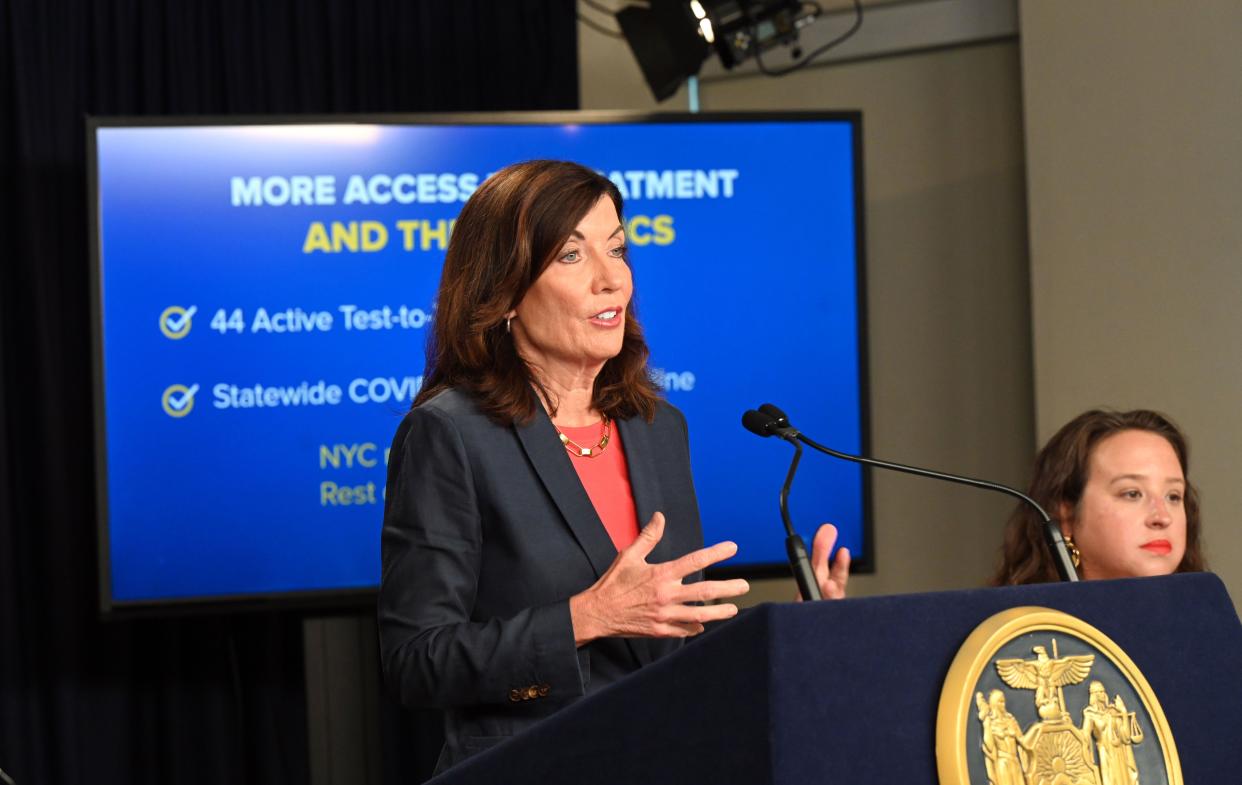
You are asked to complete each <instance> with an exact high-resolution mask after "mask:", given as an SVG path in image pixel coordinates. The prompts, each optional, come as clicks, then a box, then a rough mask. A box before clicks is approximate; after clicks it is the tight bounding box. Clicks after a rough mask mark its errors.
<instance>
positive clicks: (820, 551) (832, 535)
mask: <svg viewBox="0 0 1242 785" xmlns="http://www.w3.org/2000/svg"><path fill="white" fill-rule="evenodd" d="M836 541H837V527H836V526H833V525H832V524H831V523H825V524H824V525H823V526H820V527H819V531H817V532H815V539H814V540H812V541H811V569H812V570H813V571H814V572H815V582H816V583H818V584H819V593H820V596H822V597H823V598H824V599H825V600H840V599H844V598H845V586H846V584H848V583H849V581H850V550H849V548H840V549H839V550H838V551H837V558H836V559H835V560H834V561H833V563H832V564H831V566H830V565H829V564H828V556H829V555H830V554H831V553H832V546H833V545H834V544H835V543H836ZM798 599H799V600H801V599H802V595H801V594H799V595H798Z"/></svg>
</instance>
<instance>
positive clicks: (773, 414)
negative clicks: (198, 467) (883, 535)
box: [743, 403, 1078, 582]
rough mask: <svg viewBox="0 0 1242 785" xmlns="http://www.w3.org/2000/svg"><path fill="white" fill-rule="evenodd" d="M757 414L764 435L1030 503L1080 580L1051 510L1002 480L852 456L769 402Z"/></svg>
mask: <svg viewBox="0 0 1242 785" xmlns="http://www.w3.org/2000/svg"><path fill="white" fill-rule="evenodd" d="M752 411H753V410H752ZM756 414H758V415H760V417H764V416H765V415H766V420H767V422H766V424H765V425H761V426H760V427H762V428H764V429H765V430H766V431H767V433H763V434H761V435H764V436H780V437H781V438H783V439H785V440H786V441H792V440H797V441H800V442H802V443H804V444H806V445H807V446H808V447H810V448H811V449H813V450H817V451H819V452H822V453H824V454H825V455H829V456H831V457H833V458H839V459H841V460H845V461H851V462H853V463H860V464H863V465H864V466H875V467H878V468H881V469H889V470H891V471H897V472H904V473H906V474H914V475H918V476H919V477H930V478H932V479H935V480H947V481H948V482H954V483H958V484H959V485H969V486H972V487H974V488H983V489H985V490H989V491H996V492H998V493H1003V494H1005V495H1006V496H1012V497H1013V498H1015V499H1019V500H1021V501H1023V502H1025V503H1027V504H1029V505H1030V506H1031V507H1032V508H1034V510H1035V512H1037V513H1038V514H1039V517H1040V518H1041V519H1043V522H1044V539H1045V540H1046V541H1047V543H1048V548H1049V550H1050V551H1051V552H1052V560H1053V562H1054V563H1055V564H1056V567H1057V572H1058V573H1059V574H1060V576H1061V580H1063V581H1069V582H1074V581H1077V580H1078V570H1076V569H1074V562H1073V561H1072V560H1071V559H1070V555H1069V549H1067V548H1066V547H1065V538H1064V537H1062V536H1061V529H1060V528H1059V527H1058V526H1057V525H1056V524H1055V523H1054V522H1053V520H1052V518H1051V517H1050V516H1049V515H1048V513H1047V512H1045V511H1044V508H1043V507H1041V506H1039V503H1038V502H1036V501H1035V500H1034V499H1032V498H1031V497H1030V496H1027V495H1026V494H1025V493H1023V492H1021V491H1019V490H1017V489H1016V488H1010V487H1009V486H1008V485H1001V484H1000V483H995V482H989V481H988V480H978V479H975V478H973V477H963V476H961V475H957V474H948V473H946V472H938V471H933V470H932V469H922V468H919V467H918V466H907V465H905V464H901V463H893V462H891V461H882V460H878V459H876V458H864V457H863V456H861V455H850V454H849V453H844V452H840V451H838V450H834V449H832V448H831V447H825V446H824V445H822V444H820V443H819V442H816V441H815V440H814V439H811V438H810V437H809V436H807V435H806V434H804V433H802V432H800V431H799V430H798V429H796V428H794V427H793V426H792V425H790V424H789V418H788V417H786V416H785V413H784V412H783V411H781V410H780V409H778V408H777V407H775V406H773V405H772V404H770V403H765V404H764V405H763V406H760V407H759V411H758V412H756ZM743 419H745V418H743ZM755 422H756V423H758V420H755ZM748 428H749V426H748ZM750 430H752V431H753V430H754V429H753V428H750ZM756 432H757V431H756Z"/></svg>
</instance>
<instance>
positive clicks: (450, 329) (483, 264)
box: [413, 161, 659, 423]
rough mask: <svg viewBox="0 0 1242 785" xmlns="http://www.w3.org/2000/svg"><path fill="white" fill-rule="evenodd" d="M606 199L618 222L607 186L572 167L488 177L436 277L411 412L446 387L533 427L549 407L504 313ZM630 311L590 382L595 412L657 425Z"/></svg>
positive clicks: (523, 166) (615, 195) (613, 193)
mask: <svg viewBox="0 0 1242 785" xmlns="http://www.w3.org/2000/svg"><path fill="white" fill-rule="evenodd" d="M604 197H608V198H609V199H611V200H612V203H613V205H614V206H615V207H616V208H617V215H618V216H621V215H622V214H623V213H622V207H623V204H622V199H621V193H620V191H619V190H618V189H617V187H616V185H614V184H613V183H612V181H611V180H609V179H608V178H606V177H604V176H603V175H600V174H599V173H597V172H595V171H593V170H591V169H588V168H587V167H585V166H581V165H580V164H576V163H572V162H569V161H526V162H524V163H519V164H513V165H512V166H507V167H505V168H504V169H501V170H500V171H499V172H496V173H495V174H493V175H492V176H491V177H489V178H487V180H485V181H484V182H483V184H482V185H481V186H480V187H479V189H478V190H477V191H475V192H474V194H472V195H471V197H470V199H469V201H467V202H466V204H465V206H464V207H463V208H462V211H461V214H460V215H458V217H457V222H456V224H455V225H454V226H453V234H452V237H451V238H450V240H449V245H448V251H447V253H446V254H445V257H444V271H443V273H442V274H441V276H440V291H439V294H438V295H437V298H436V315H435V320H434V321H433V323H432V329H431V333H430V335H429V336H428V339H427V364H426V370H425V371H424V379H423V386H422V388H421V389H420V390H419V393H418V395H417V396H415V398H414V404H413V405H414V406H418V405H419V404H421V403H422V402H423V401H426V400H429V399H430V398H432V397H433V396H435V395H436V394H437V393H439V392H440V391H442V390H445V389H447V388H449V387H457V388H464V389H466V390H469V391H470V392H472V393H473V394H474V395H475V396H476V397H477V399H478V401H479V405H480V407H481V408H482V409H483V411H485V412H486V413H487V414H488V415H489V416H490V417H491V418H492V419H494V420H495V421H497V422H499V423H509V422H515V421H516V422H529V421H530V419H531V418H532V417H534V416H535V412H536V407H537V406H539V400H538V398H537V397H536V394H535V392H534V389H535V388H538V389H539V391H540V394H541V395H542V396H543V399H544V400H545V401H547V402H548V405H549V407H551V408H552V414H555V407H556V401H555V400H553V399H552V398H551V397H550V395H549V394H548V391H547V390H546V388H544V387H543V386H542V385H541V384H540V381H539V379H538V378H536V377H535V375H534V374H532V373H531V369H530V367H529V366H528V365H527V364H526V363H525V362H524V361H523V360H522V358H521V357H519V356H518V353H517V349H516V348H515V346H514V343H513V336H512V335H511V334H510V333H509V331H508V329H507V326H506V322H505V314H506V313H508V312H509V311H511V310H513V308H515V307H516V306H517V304H518V303H519V302H521V301H522V298H523V297H524V296H525V295H526V292H527V290H529V289H530V287H531V286H532V285H533V284H534V283H535V281H536V279H538V278H539V276H540V275H541V274H542V273H543V271H544V270H545V269H546V268H547V266H548V265H549V264H551V263H552V260H553V259H554V258H555V257H556V254H557V252H559V251H560V249H561V247H562V246H563V245H564V243H565V241H566V240H568V239H569V236H570V234H571V233H572V232H573V231H574V229H575V227H577V225H578V223H579V222H580V221H581V220H582V219H583V217H585V216H586V214H587V213H588V212H590V211H591V208H593V207H594V206H595V205H596V203H597V202H599V200H600V199H602V198H604ZM647 357H648V350H647V344H646V341H644V340H643V332H642V328H641V327H640V326H639V324H638V319H637V317H636V315H635V312H634V306H633V302H631V303H630V307H628V308H626V309H625V333H624V339H623V341H622V344H621V351H620V353H618V354H617V356H616V357H613V358H612V359H610V360H608V361H607V362H606V363H604V367H603V369H602V370H601V371H600V374H599V376H597V377H596V379H595V392H594V396H593V400H592V405H593V406H594V408H595V409H597V410H598V411H600V412H601V413H603V414H605V415H607V416H608V417H610V418H612V419H618V418H626V417H635V416H640V417H642V418H644V419H646V420H648V421H650V420H651V419H652V418H654V417H655V410H656V403H657V401H658V400H659V393H658V391H657V388H656V386H655V383H654V382H653V381H652V379H651V374H650V372H649V371H648V369H647Z"/></svg>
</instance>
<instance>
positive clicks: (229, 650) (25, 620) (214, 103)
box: [0, 0, 578, 785]
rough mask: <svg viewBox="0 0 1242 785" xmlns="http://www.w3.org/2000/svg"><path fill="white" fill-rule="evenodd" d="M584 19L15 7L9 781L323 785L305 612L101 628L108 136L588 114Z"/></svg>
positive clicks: (304, 9) (9, 241) (7, 250)
mask: <svg viewBox="0 0 1242 785" xmlns="http://www.w3.org/2000/svg"><path fill="white" fill-rule="evenodd" d="M574 11H575V4H574V0H493V1H491V2H488V1H486V0H305V1H304V2H303V1H301V0H0V198H2V199H3V201H2V202H0V379H2V381H3V384H2V386H0V769H3V770H4V771H6V772H8V774H9V775H11V776H12V777H13V778H14V779H15V780H16V781H17V783H18V784H19V785H34V784H35V783H39V784H40V785H42V784H43V783H74V784H77V783H81V784H82V785H87V784H88V783H89V784H90V785H97V784H98V783H118V785H119V784H121V783H124V784H125V785H138V784H141V783H152V784H153V785H154V784H156V783H159V784H160V785H164V784H165V783H212V785H218V784H219V783H233V784H236V783H264V785H267V784H269V783H303V782H306V781H308V778H309V773H308V763H307V760H308V750H307V741H306V728H307V717H306V701H305V696H304V673H303V660H302V627H301V619H300V618H299V617H298V616H296V615H294V614H285V613H263V614H247V615H235V616H224V615H215V616H199V617H195V618H182V619H149V620H134V621H120V622H118V621H106V622H105V621H100V620H99V619H98V617H97V612H96V608H97V604H98V597H97V589H96V582H97V573H96V563H95V554H96V535H95V507H94V504H95V499H94V478H93V471H94V470H93V467H94V454H93V451H94V448H93V444H92V438H93V436H92V434H93V428H94V424H93V421H92V417H93V415H92V402H91V401H92V397H91V396H92V381H91V357H90V351H91V350H90V346H91V340H90V335H91V329H92V325H91V323H90V306H89V303H90V298H91V297H92V296H93V295H92V292H90V290H89V289H90V287H89V280H90V278H89V259H88V248H89V245H88V238H87V227H88V221H87V193H86V182H87V180H86V171H85V168H84V158H85V152H84V151H85V132H84V118H85V116H86V115H88V114H92V115H185V114H196V115H198V114H272V113H288V114H294V113H317V114H326V113H334V112H430V111H472V110H506V109H573V108H576V107H577V104H578V76H577V38H576V36H577V32H576V24H575V13H574ZM169 513H170V514H173V513H175V511H171V510H170V511H169ZM376 525H377V531H376V535H377V537H378V525H379V522H378V521H377V522H376ZM398 735H400V734H399V732H398ZM385 757H388V755H386V756H385Z"/></svg>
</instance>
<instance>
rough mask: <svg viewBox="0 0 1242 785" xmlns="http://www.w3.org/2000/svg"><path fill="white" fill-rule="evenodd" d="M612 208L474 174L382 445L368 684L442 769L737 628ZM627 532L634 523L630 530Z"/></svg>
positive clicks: (554, 176)
mask: <svg viewBox="0 0 1242 785" xmlns="http://www.w3.org/2000/svg"><path fill="white" fill-rule="evenodd" d="M621 214H622V201H621V195H620V193H619V192H618V190H617V188H616V187H615V186H614V185H613V184H612V183H611V182H610V181H609V180H608V179H606V178H604V177H602V176H601V175H599V174H597V173H595V172H593V171H591V170H590V169H587V168H585V167H582V166H579V165H577V164H573V163H567V162H559V161H531V162H527V163H522V164H516V165H514V166H510V167H507V168H505V169H503V170H501V171H500V172H497V173H496V174H494V175H492V176H491V177H490V178H488V179H487V180H486V181H485V182H484V183H483V184H482V186H481V187H480V188H479V189H478V191H476V192H475V193H474V194H473V195H472V196H471V198H470V200H469V201H468V202H467V203H466V204H465V206H464V207H463V209H462V212H461V214H460V216H459V217H458V219H457V223H456V225H455V227H454V229H453V235H452V238H451V240H450V243H449V247H448V251H447V253H446V256H445V261H444V271H443V274H442V279H441V283H440V290H439V294H438V299H437V310H436V316H435V322H434V326H433V330H432V334H431V336H430V340H429V343H428V349H427V366H426V371H425V380H424V385H423V387H422V389H421V391H420V392H419V394H418V396H417V397H416V398H415V400H414V407H413V409H412V410H411V411H410V412H409V414H407V415H406V417H405V419H404V420H403V421H402V423H401V425H400V427H399V428H398V430H397V434H396V437H395V438H394V440H393V446H392V452H391V457H390V462H389V467H388V488H387V497H386V502H385V510H384V528H383V535H382V546H381V547H382V558H383V578H382V582H381V586H380V594H379V608H378V614H379V629H380V643H381V655H382V659H383V667H384V672H385V675H386V678H387V681H388V683H389V685H390V686H391V687H392V688H393V689H394V690H395V691H396V692H397V693H398V695H399V696H400V699H401V700H402V702H403V703H406V704H407V705H425V706H433V707H439V708H442V709H444V710H445V712H444V713H445V742H446V743H445V747H444V750H443V751H442V753H441V755H440V759H439V762H438V763H437V767H436V770H437V771H441V770H443V769H445V768H447V767H448V766H451V765H453V764H454V763H456V762H458V761H460V760H462V759H463V758H465V757H467V756H469V755H471V754H473V753H475V752H479V751H481V750H483V749H485V748H487V747H489V746H491V745H493V744H495V743H497V742H499V741H502V740H504V739H505V738H507V737H509V736H511V735H513V734H514V733H516V732H518V731H520V730H522V729H523V728H525V727H527V726H529V725H531V724H533V723H534V722H536V721H537V720H539V719H541V718H543V717H545V716H547V715H549V714H551V713H553V712H554V711H556V710H557V709H558V708H561V707H563V706H565V705H566V704H568V703H570V702H572V701H574V700H576V699H578V698H580V697H582V696H583V695H586V694H589V693H592V692H595V691H597V690H599V689H600V688H602V687H604V686H607V685H608V684H610V683H613V682H615V681H617V680H618V679H620V678H621V677H623V676H624V675H626V674H628V673H630V672H632V671H634V670H636V669H638V668H639V667H641V666H643V665H645V664H647V663H649V662H651V661H653V660H655V659H657V658H659V657H662V656H664V655H666V654H668V653H669V652H671V651H673V650H674V649H675V648H676V647H677V646H678V645H679V644H680V642H681V639H683V638H686V637H688V636H692V635H696V634H698V633H700V632H702V631H703V625H704V623H706V622H710V621H715V620H719V619H725V618H728V617H730V616H733V615H734V614H736V613H737V608H736V607H735V606H734V605H732V604H729V603H721V604H715V605H703V604H699V603H702V602H704V601H711V600H717V599H722V598H729V597H735V596H738V595H741V594H744V593H745V592H746V591H747V590H748V586H747V584H746V582H745V581H743V580H729V581H702V580H700V579H699V578H700V576H701V572H702V570H703V569H704V568H706V567H708V566H709V565H711V564H714V563H716V562H719V561H721V560H722V559H727V558H729V557H730V556H732V555H733V554H734V553H735V552H736V550H737V547H736V546H735V545H734V544H733V543H730V542H722V543H719V544H716V545H713V546H711V547H709V548H703V547H702V533H701V529H700V524H699V512H698V505H697V502H696V501H695V495H694V486H693V483H692V481H691V476H690V454H689V446H688V436H687V431H686V422H685V419H684V418H683V417H682V415H681V413H680V412H679V411H677V409H675V408H673V407H672V406H670V405H669V404H668V403H666V402H665V401H663V400H662V399H661V398H660V397H659V394H658V391H657V389H656V387H655V385H654V384H653V382H652V381H651V378H650V375H649V373H648V370H647V365H646V363H647V347H646V344H645V343H644V341H643V335H642V330H641V328H640V327H639V324H638V320H637V319H636V317H635V315H634V309H633V306H632V302H631V296H632V294H633V285H632V279H631V274H630V267H629V264H628V261H627V259H626V245H625V231H624V227H623V225H622V223H621V218H620V216H621ZM640 522H641V523H644V524H645V526H643V527H642V528H641V529H640Z"/></svg>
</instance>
